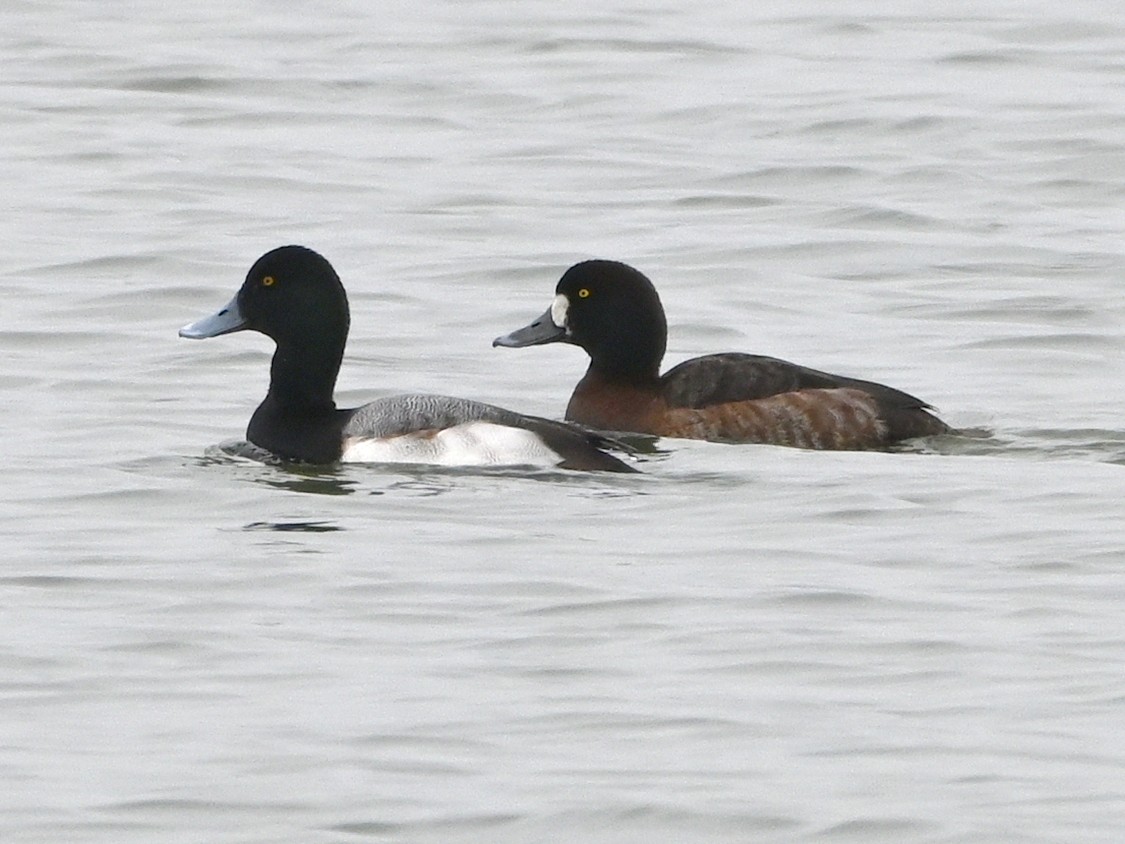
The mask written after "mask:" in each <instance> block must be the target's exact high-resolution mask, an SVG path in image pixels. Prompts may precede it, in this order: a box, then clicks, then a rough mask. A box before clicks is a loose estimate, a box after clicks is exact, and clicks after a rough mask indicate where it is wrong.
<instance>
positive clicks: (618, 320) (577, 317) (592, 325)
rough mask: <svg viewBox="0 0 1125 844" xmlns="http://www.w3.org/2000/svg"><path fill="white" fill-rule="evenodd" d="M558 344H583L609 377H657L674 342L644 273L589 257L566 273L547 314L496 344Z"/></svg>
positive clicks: (593, 366) (594, 366)
mask: <svg viewBox="0 0 1125 844" xmlns="http://www.w3.org/2000/svg"><path fill="white" fill-rule="evenodd" d="M555 342H566V343H574V344H575V345H578V346H581V347H582V348H583V349H585V350H586V352H587V353H589V355H590V360H591V364H590V366H591V369H592V370H597V371H598V372H600V373H602V374H603V375H607V376H610V377H624V378H649V377H655V376H656V375H657V374H658V373H659V369H660V361H661V359H663V357H664V350H665V347H666V344H667V342H668V323H667V320H666V319H665V317H664V307H663V305H661V304H660V297H659V296H658V295H657V293H656V288H655V287H653V285H652V282H651V281H649V280H648V278H647V277H646V276H645V275H644V273H642V272H640V271H639V270H636V269H634V268H633V267H630V266H629V265H628V264H623V263H621V262H619V261H602V260H594V261H583V262H581V263H579V264H575V265H574V266H573V267H571V268H570V269H569V270H567V271H566V272H565V273H563V276H562V278H561V279H559V283H558V285H557V286H556V287H555V300H554V302H552V303H551V307H550V308H549V309H548V310H547V312H546V313H545V314H543V316H541V317H540V318H539V319H537V320H536V321H535V322H533V323H532V324H531V325H529V326H527V327H526V328H521V329H519V330H518V331H513V332H512V333H511V334H508V335H505V336H504V337H498V338H496V340H494V341H493V345H494V346H513V347H518V346H535V345H540V344H543V343H555Z"/></svg>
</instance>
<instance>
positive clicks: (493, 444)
mask: <svg viewBox="0 0 1125 844" xmlns="http://www.w3.org/2000/svg"><path fill="white" fill-rule="evenodd" d="M340 460H341V462H343V463H429V464H431V465H434V466H557V465H558V464H559V463H560V462H562V456H561V455H559V454H557V453H556V452H555V451H554V450H552V449H551V448H549V447H548V446H547V444H546V443H544V442H543V440H541V439H540V438H539V436H538V435H537V434H535V433H534V432H532V431H527V430H524V429H523V428H510V427H508V426H506V425H496V424H494V423H492V422H467V423H465V424H464V425H455V426H454V427H452V428H444V429H442V430H440V431H425V432H419V433H415V434H402V435H401V436H397V437H385V438H382V439H375V438H369V439H365V438H362V437H353V438H351V439H349V440H348V441H347V442H345V443H344V453H343V454H342V455H341V456H340Z"/></svg>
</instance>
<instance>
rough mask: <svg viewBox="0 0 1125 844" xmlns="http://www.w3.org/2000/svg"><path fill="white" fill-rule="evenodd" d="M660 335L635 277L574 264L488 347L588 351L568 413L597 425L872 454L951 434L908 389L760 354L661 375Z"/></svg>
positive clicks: (643, 282)
mask: <svg viewBox="0 0 1125 844" xmlns="http://www.w3.org/2000/svg"><path fill="white" fill-rule="evenodd" d="M667 337H668V324H667V321H666V320H665V317H664V308H663V306H662V305H661V304H660V297H659V296H658V295H657V293H656V288H655V287H653V285H652V282H651V281H649V280H648V278H646V277H645V275H644V274H643V273H641V272H639V271H638V270H636V269H634V268H633V267H630V266H629V265H627V264H622V263H620V262H617V261H583V262H582V263H579V264H575V265H574V266H573V267H571V268H570V269H569V270H567V271H566V272H565V273H564V274H563V277H562V278H561V279H560V280H559V283H558V286H557V287H556V288H555V299H554V301H553V302H552V304H551V307H550V308H548V309H547V312H546V313H545V314H543V316H541V317H539V319H537V320H535V321H534V322H533V323H531V324H530V325H528V326H527V327H525V328H521V329H519V330H517V331H513V332H512V333H511V334H507V335H505V336H503V337H497V338H496V339H495V340H494V341H493V342H492V345H494V346H509V347H521V346H535V345H540V344H543V343H555V342H566V343H573V344H575V345H578V346H581V347H582V348H583V349H585V350H586V352H587V353H588V354H589V355H590V366H589V368H588V369H587V370H586V375H585V376H584V377H583V378H582V380H581V381H579V382H578V386H577V387H576V388H575V390H574V394H573V395H572V396H571V398H570V403H569V404H568V405H567V409H566V418H567V419H569V420H571V421H574V422H579V423H581V424H583V425H588V426H590V427H593V428H597V429H599V430H603V431H632V432H637V433H645V434H655V435H657V436H666V437H685V438H689V439H702V440H713V441H717V442H740V443H748V442H753V443H773V444H776V445H788V446H796V447H800V448H821V449H870V448H882V447H885V446H888V445H890V444H891V443H894V442H897V441H899V440H904V439H909V438H911V437H923V436H929V435H932V434H942V433H947V432H948V431H949V430H950V428H949V426H948V425H946V424H945V423H944V422H942V421H941V420H940V419H938V418H937V417H936V416H934V415H933V414H931V413H929V412H928V410H929V409H930V405H928V404H926V403H925V402H923V401H922V400H921V399H917V398H915V397H914V396H911V395H909V394H908V393H904V392H902V391H900V390H896V389H894V388H892V387H886V386H884V385H882V384H876V383H873V382H871V381H860V380H858V379H855V378H845V377H842V376H839V375H831V374H829V373H827V372H820V371H818V370H815V369H808V368H807V367H803V366H798V365H796V364H793V363H788V362H787V361H783V360H778V359H776V358H770V357H763V356H761V355H749V354H740V353H734V352H731V353H726V354H715V355H705V356H703V357H698V358H693V359H691V360H687V361H684V362H683V363H681V364H679V365H678V366H676V367H673V368H672V369H671V370H669V371H668V372H666V373H665V374H664V375H661V374H660V361H661V359H662V358H663V357H664V350H665V346H666V343H667Z"/></svg>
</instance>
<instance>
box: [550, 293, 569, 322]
mask: <svg viewBox="0 0 1125 844" xmlns="http://www.w3.org/2000/svg"><path fill="white" fill-rule="evenodd" d="M568 308H570V300H569V299H567V298H566V297H565V296H563V295H562V294H561V293H560V294H559V295H557V296H556V297H555V301H553V302H552V303H551V322H553V323H554V324H555V327H556V328H566V312H567V309H568Z"/></svg>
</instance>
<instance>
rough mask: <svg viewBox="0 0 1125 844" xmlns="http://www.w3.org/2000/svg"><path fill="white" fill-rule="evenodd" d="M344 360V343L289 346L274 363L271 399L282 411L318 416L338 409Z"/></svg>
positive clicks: (281, 350)
mask: <svg viewBox="0 0 1125 844" xmlns="http://www.w3.org/2000/svg"><path fill="white" fill-rule="evenodd" d="M343 357H344V344H343V342H340V343H339V344H328V345H325V344H324V342H323V340H321V341H320V342H311V343H286V344H285V345H284V346H280V345H279V346H278V347H277V351H276V352H274V355H273V363H271V364H270V389H269V395H268V396H267V398H269V399H272V401H273V404H274V406H276V407H278V408H279V409H283V410H286V411H291V412H296V413H309V412H313V413H318V412H321V413H322V412H324V411H326V410H327V411H332V410H335V409H336V403H335V402H334V401H333V399H332V395H333V393H334V391H335V389H336V376H337V375H338V374H339V372H340V362H341V361H342V360H343Z"/></svg>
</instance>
